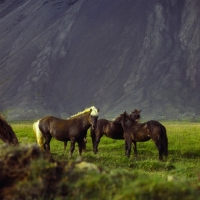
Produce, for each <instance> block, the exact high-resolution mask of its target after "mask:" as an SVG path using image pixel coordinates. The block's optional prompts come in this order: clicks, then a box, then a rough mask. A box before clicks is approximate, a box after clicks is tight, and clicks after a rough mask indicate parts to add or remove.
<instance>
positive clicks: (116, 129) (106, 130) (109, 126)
mask: <svg viewBox="0 0 200 200" xmlns="http://www.w3.org/2000/svg"><path fill="white" fill-rule="evenodd" d="M131 117H132V118H134V119H135V120H139V119H140V111H138V110H134V111H133V112H131ZM90 135H91V138H92V144H93V152H94V153H95V154H96V153H97V152H98V144H99V142H100V139H101V137H102V136H103V135H105V136H107V137H109V138H112V139H116V140H124V130H123V128H122V125H121V123H119V122H116V121H115V120H114V121H110V120H107V119H99V120H98V121H97V127H96V129H90Z"/></svg>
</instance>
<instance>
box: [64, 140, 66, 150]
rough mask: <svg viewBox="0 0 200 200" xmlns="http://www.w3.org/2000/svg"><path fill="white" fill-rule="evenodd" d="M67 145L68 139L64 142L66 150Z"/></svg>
mask: <svg viewBox="0 0 200 200" xmlns="http://www.w3.org/2000/svg"><path fill="white" fill-rule="evenodd" d="M66 147H67V141H66V142H64V150H66Z"/></svg>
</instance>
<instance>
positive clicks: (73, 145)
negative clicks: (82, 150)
mask: <svg viewBox="0 0 200 200" xmlns="http://www.w3.org/2000/svg"><path fill="white" fill-rule="evenodd" d="M74 149H75V138H74V137H73V138H71V146H70V154H69V158H71V157H72V153H73V152H74Z"/></svg>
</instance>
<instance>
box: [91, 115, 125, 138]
mask: <svg viewBox="0 0 200 200" xmlns="http://www.w3.org/2000/svg"><path fill="white" fill-rule="evenodd" d="M95 132H96V134H98V135H99V136H100V137H102V136H103V135H106V136H107V137H109V138H112V139H124V131H123V128H122V125H121V124H120V123H117V122H113V121H110V120H107V119H99V120H98V121H97V128H96V131H95Z"/></svg>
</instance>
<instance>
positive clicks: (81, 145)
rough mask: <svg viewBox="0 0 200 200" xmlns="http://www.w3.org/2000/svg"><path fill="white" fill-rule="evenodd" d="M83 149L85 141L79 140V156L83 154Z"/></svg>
mask: <svg viewBox="0 0 200 200" xmlns="http://www.w3.org/2000/svg"><path fill="white" fill-rule="evenodd" d="M82 150H83V141H79V142H78V152H79V156H81V154H82Z"/></svg>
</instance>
